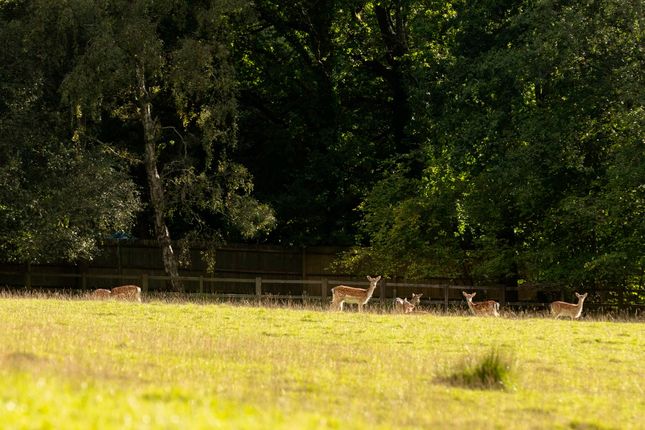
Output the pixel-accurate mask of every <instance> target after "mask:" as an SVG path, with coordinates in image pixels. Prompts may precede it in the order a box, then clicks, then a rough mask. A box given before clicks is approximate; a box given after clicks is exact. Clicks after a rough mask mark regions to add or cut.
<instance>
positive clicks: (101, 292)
mask: <svg viewBox="0 0 645 430" xmlns="http://www.w3.org/2000/svg"><path fill="white" fill-rule="evenodd" d="M111 295H112V292H111V291H110V290H106V289H104V288H99V289H98V290H94V291H92V292H91V293H90V299H98V300H102V299H109V298H110V296H111Z"/></svg>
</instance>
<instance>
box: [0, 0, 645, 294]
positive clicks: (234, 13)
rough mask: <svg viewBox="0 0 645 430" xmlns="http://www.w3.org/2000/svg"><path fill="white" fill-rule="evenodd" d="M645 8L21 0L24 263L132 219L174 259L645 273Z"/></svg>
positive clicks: (12, 188)
mask: <svg viewBox="0 0 645 430" xmlns="http://www.w3.org/2000/svg"><path fill="white" fill-rule="evenodd" d="M642 12H643V11H642V2H640V1H637V0H577V1H575V0H574V1H558V0H482V1H468V0H455V1H401V0H398V1H396V0H390V1H362V0H346V1H333V0H317V1H313V0H303V1H298V0H295V1H288V2H284V1H278V0H256V1H253V2H250V1H243V0H201V1H191V2H188V1H179V0H175V1H172V0H156V1H152V0H111V1H110V0H67V1H50V0H24V1H23V0H13V1H11V0H10V1H4V2H2V3H1V4H0V44H1V45H2V50H0V162H1V164H0V254H1V258H2V259H4V260H8V261H21V262H40V261H48V260H54V259H57V260H60V259H64V260H69V261H77V260H81V259H91V258H92V256H93V255H95V253H96V252H97V250H98V245H99V244H100V240H101V238H105V237H107V236H109V235H111V234H113V233H114V232H117V231H125V232H128V233H130V234H132V235H134V236H136V237H141V238H156V239H157V240H158V241H159V243H160V246H161V247H162V250H163V256H164V264H165V267H166V270H167V272H168V273H169V274H170V275H171V276H173V275H177V273H178V268H179V267H181V264H182V259H183V255H184V254H183V253H182V249H183V248H186V247H184V246H182V244H187V243H189V242H190V241H193V240H202V241H208V242H209V243H212V244H213V246H214V247H215V246H216V245H217V244H221V243H222V242H224V241H259V242H269V243H276V244H283V245H289V246H308V245H343V246H348V247H351V251H349V252H348V253H347V254H346V255H344V256H343V258H342V261H339V263H338V264H340V265H343V266H345V267H346V268H348V269H349V270H353V271H355V272H369V273H380V274H384V275H390V276H392V275H397V276H403V277H407V278H409V279H415V278H416V279H421V278H427V277H434V276H442V277H444V276H454V277H470V278H471V279H473V280H475V281H480V282H502V283H506V284H508V285H517V284H518V283H519V284H522V283H524V282H531V283H548V284H555V285H564V286H570V287H573V288H578V287H581V286H589V285H593V286H603V285H608V286H612V287H616V286H618V287H625V288H629V289H634V288H641V289H642V288H643V286H644V284H645V283H644V279H643V276H644V271H645V245H644V244H645V144H644V142H643V121H644V119H645V116H644V112H643V95H644V94H643V88H644V85H643V84H644V82H643V72H642V71H643V66H644V64H643V63H644V61H643V60H644V58H643V49H642V29H643V19H642V17H643V13H642ZM171 241H177V242H176V243H179V246H174V247H173V246H171ZM204 258H206V259H207V260H208V259H212V258H214V254H213V253H212V252H209V251H206V252H205V253H204ZM175 287H176V288H177V289H180V288H181V285H180V283H179V282H176V283H175ZM636 294H637V293H636ZM633 299H634V300H640V298H639V297H638V296H634V297H633Z"/></svg>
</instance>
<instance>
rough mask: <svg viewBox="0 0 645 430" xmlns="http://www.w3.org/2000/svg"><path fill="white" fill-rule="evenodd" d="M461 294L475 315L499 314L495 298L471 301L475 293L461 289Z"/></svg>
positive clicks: (496, 315)
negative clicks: (476, 301)
mask: <svg viewBox="0 0 645 430" xmlns="http://www.w3.org/2000/svg"><path fill="white" fill-rule="evenodd" d="M462 294H463V295H464V297H465V298H466V302H467V303H468V307H469V308H470V310H471V312H472V313H473V315H476V316H495V317H498V316H499V303H497V302H496V301H495V300H486V301H485V302H478V303H475V302H473V297H475V295H476V294H477V293H472V294H468V293H467V292H465V291H462Z"/></svg>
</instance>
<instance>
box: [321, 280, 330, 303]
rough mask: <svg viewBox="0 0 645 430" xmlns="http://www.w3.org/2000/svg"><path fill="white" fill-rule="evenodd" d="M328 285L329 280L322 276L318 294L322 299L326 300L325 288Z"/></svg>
mask: <svg viewBox="0 0 645 430" xmlns="http://www.w3.org/2000/svg"><path fill="white" fill-rule="evenodd" d="M328 287H329V280H328V279H327V278H322V283H321V286H320V296H321V297H322V301H323V302H324V301H326V300H327V288H328Z"/></svg>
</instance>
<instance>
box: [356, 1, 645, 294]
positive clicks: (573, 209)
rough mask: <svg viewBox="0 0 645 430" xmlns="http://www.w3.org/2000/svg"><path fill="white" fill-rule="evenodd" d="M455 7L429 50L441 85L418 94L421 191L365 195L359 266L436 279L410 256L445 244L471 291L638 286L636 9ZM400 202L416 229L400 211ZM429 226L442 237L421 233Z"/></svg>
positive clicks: (611, 5)
mask: <svg viewBox="0 0 645 430" xmlns="http://www.w3.org/2000/svg"><path fill="white" fill-rule="evenodd" d="M453 7H454V13H453V14H449V15H448V17H447V18H445V20H444V21H442V23H443V26H441V28H442V31H440V32H439V34H440V35H441V36H440V38H439V39H437V40H440V41H441V48H442V49H441V51H442V52H443V53H444V55H443V57H442V60H439V62H437V63H435V67H436V68H437V69H439V70H442V72H443V75H442V76H441V77H440V78H439V77H437V78H436V79H434V80H431V82H427V85H428V86H427V87H426V88H427V90H426V91H427V92H428V94H429V98H430V100H432V101H433V103H432V104H431V106H432V112H431V115H430V116H429V117H428V123H427V124H428V126H429V129H428V132H427V133H426V144H425V145H424V151H425V153H426V155H425V157H424V165H425V167H424V171H423V173H422V174H421V175H420V176H416V177H417V178H419V177H420V179H421V181H418V182H417V184H416V185H414V186H413V187H412V188H413V191H409V192H407V193H406V194H405V195H396V197H394V198H391V195H390V197H388V194H387V193H386V194H383V192H382V190H383V188H384V187H386V188H389V186H388V185H387V184H388V183H389V182H390V179H389V178H386V179H384V181H383V184H382V185H378V186H376V187H375V188H374V193H372V194H369V195H368V196H367V199H366V203H364V204H363V207H364V208H367V209H368V213H367V214H366V216H365V217H364V218H363V224H362V225H361V230H362V232H363V233H364V234H366V236H367V237H368V238H369V240H370V245H371V248H370V249H369V251H366V252H367V253H369V255H370V258H371V259H372V260H373V261H374V262H375V265H377V266H378V265H381V266H382V267H384V268H389V267H392V262H391V260H392V256H400V257H399V258H398V259H397V261H398V262H399V263H400V264H399V265H398V266H397V269H400V272H399V273H400V274H401V272H402V274H405V275H408V274H414V273H418V272H419V268H418V267H417V265H419V264H421V265H422V266H424V267H425V268H426V270H425V272H426V273H427V274H436V275H441V273H440V272H438V271H436V270H434V269H433V268H432V263H433V262H431V260H430V259H426V258H425V256H426V255H425V254H423V253H418V250H419V249H432V248H433V247H442V248H443V247H446V244H445V242H449V243H450V245H448V249H452V250H454V251H455V253H454V255H455V256H454V257H453V260H452V261H453V262H461V264H460V266H461V267H462V268H463V272H462V273H463V274H465V275H467V276H470V277H471V278H473V279H475V280H478V281H483V282H504V283H508V284H510V285H516V283H517V282H518V281H519V280H520V279H530V280H532V281H537V282H549V283H556V284H566V285H570V286H572V287H575V286H580V285H589V284H596V285H602V284H609V285H619V286H627V285H633V284H635V283H638V282H641V283H642V273H643V270H644V266H643V258H644V255H645V254H644V252H643V251H644V248H643V246H642V244H643V237H645V236H644V235H643V224H642V220H643V218H644V217H643V216H642V215H643V213H644V212H643V207H642V205H641V204H642V200H643V188H642V183H643V173H642V172H643V171H644V170H645V169H644V168H643V167H644V165H643V160H644V159H645V157H644V155H645V152H644V151H645V148H644V146H643V142H642V135H643V111H642V100H643V88H644V87H643V85H642V83H643V82H642V73H639V70H640V68H641V64H642V51H641V50H640V48H639V42H638V40H639V31H640V30H639V28H640V27H639V24H638V20H637V19H636V17H637V16H638V15H639V10H640V8H639V5H638V4H637V2H626V3H623V2H614V1H612V2H605V3H602V4H598V3H594V5H593V7H591V6H589V5H588V4H587V2H585V1H580V2H574V4H567V5H559V4H554V3H552V2H549V1H541V2H530V3H526V4H521V2H520V3H517V2H516V3H509V4H507V3H505V2H485V3H478V4H469V3H463V4H461V3H459V4H454V5H453ZM436 34H437V33H434V34H432V35H431V36H434V35H436ZM437 58H438V57H437ZM419 89H421V88H419ZM433 96H434V98H433ZM410 196H411V197H410ZM410 198H411V199H412V200H413V201H414V204H415V206H416V207H417V208H423V209H417V210H416V211H415V213H416V214H420V213H423V214H427V215H428V216H427V217H423V216H415V215H414V214H413V213H411V212H410V211H409V209H410V202H409V199H410ZM438 208H446V210H437V209H438ZM385 213H387V214H388V215H386V216H377V215H376V214H385ZM397 213H401V214H405V216H403V217H401V216H399V217H397V216H396V215H395V214H397ZM384 219H388V222H389V224H387V223H383V222H382V221H383V220H384ZM395 220H397V221H395ZM401 220H403V221H401ZM437 225H440V226H442V229H441V230H442V231H445V234H443V235H439V236H438V235H436V234H433V235H431V236H430V237H428V236H427V235H425V234H424V233H426V232H434V231H435V230H436V226H437ZM424 238H426V240H427V242H426V243H425V244H423V245H421V246H419V244H418V241H423V240H424ZM444 238H445V239H444ZM385 244H387V245H389V248H388V249H385V246H384V245H385ZM408 251H412V253H413V255H410V253H408ZM415 255H418V256H419V257H420V258H417V257H416V256H415ZM394 258H395V259H396V257H394ZM435 261H436V260H435ZM421 271H422V272H423V270H421ZM639 279H640V280H639Z"/></svg>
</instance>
